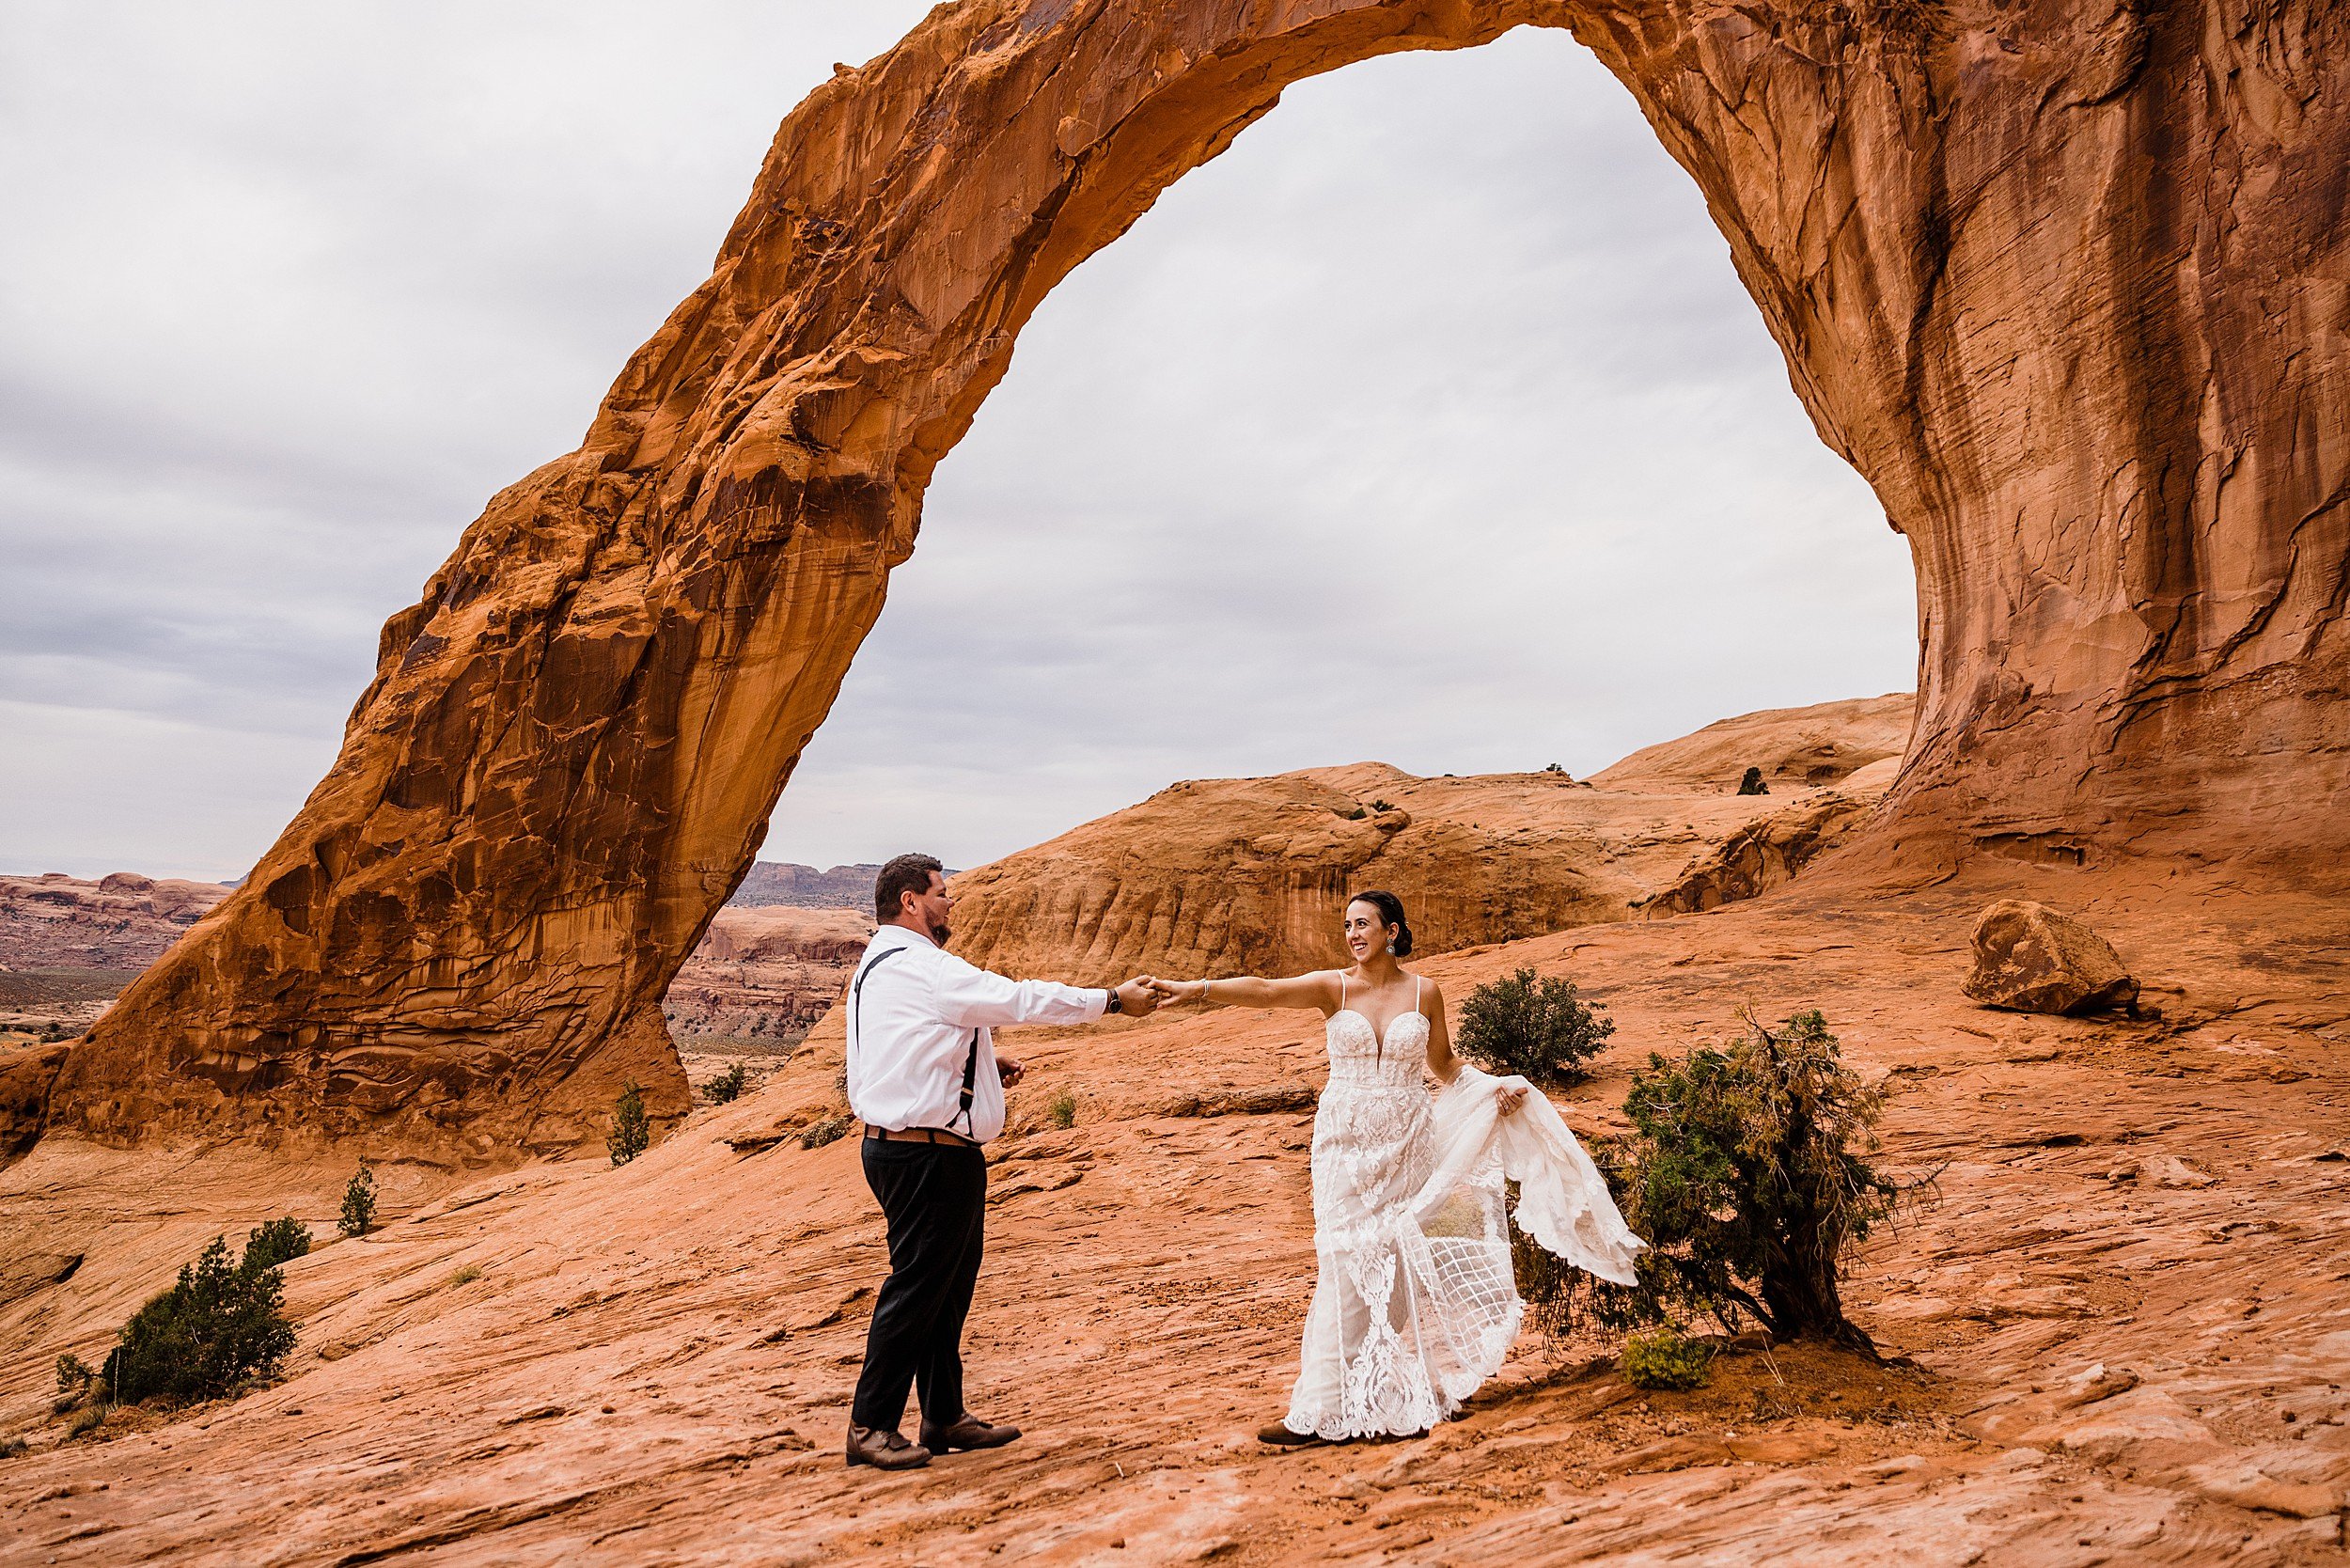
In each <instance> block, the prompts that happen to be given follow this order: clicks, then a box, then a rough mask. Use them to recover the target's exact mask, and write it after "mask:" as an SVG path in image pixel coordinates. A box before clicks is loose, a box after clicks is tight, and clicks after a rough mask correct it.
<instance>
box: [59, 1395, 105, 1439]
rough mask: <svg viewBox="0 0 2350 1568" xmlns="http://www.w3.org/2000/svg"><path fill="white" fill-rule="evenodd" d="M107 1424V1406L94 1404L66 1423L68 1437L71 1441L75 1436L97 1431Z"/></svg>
mask: <svg viewBox="0 0 2350 1568" xmlns="http://www.w3.org/2000/svg"><path fill="white" fill-rule="evenodd" d="M105 1424H106V1407H105V1406H104V1405H102V1404H93V1405H91V1406H90V1407H89V1408H88V1409H86V1410H84V1411H83V1412H82V1413H81V1414H80V1415H78V1416H76V1417H74V1418H73V1419H71V1420H70V1421H68V1422H67V1423H66V1427H65V1435H66V1439H67V1440H68V1441H69V1442H70V1441H71V1440H72V1439H73V1438H76V1437H80V1436H83V1435H86V1434H88V1433H92V1432H96V1431H97V1430H98V1429H99V1428H100V1427H102V1426H104V1425H105Z"/></svg>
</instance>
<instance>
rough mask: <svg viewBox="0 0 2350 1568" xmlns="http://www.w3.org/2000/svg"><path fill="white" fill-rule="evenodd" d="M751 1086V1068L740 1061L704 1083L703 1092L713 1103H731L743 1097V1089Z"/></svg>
mask: <svg viewBox="0 0 2350 1568" xmlns="http://www.w3.org/2000/svg"><path fill="white" fill-rule="evenodd" d="M750 1086H751V1074H750V1070H749V1069H748V1068H746V1067H744V1065H743V1064H742V1063H741V1062H739V1061H738V1062H736V1063H735V1064H734V1065H733V1066H731V1067H729V1068H728V1069H727V1070H726V1071H725V1072H723V1073H721V1074H718V1075H717V1076H716V1077H714V1078H713V1079H711V1080H710V1082H708V1083H707V1084H704V1085H703V1086H702V1093H703V1094H704V1095H705V1096H706V1097H707V1098H708V1099H709V1101H710V1103H711V1104H712V1105H732V1104H734V1102H736V1101H737V1100H740V1099H741V1098H743V1091H744V1090H746V1089H748V1088H750Z"/></svg>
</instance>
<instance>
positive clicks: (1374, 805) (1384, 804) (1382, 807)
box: [1371, 800, 1395, 811]
mask: <svg viewBox="0 0 2350 1568" xmlns="http://www.w3.org/2000/svg"><path fill="white" fill-rule="evenodd" d="M1371 809H1372V810H1373V811H1392V810H1394V809H1395V806H1394V803H1393V802H1391V801H1385V800H1374V801H1372V802H1371Z"/></svg>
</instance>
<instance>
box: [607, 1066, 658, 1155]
mask: <svg viewBox="0 0 2350 1568" xmlns="http://www.w3.org/2000/svg"><path fill="white" fill-rule="evenodd" d="M603 1146H604V1148H606V1149H607V1150H609V1151H611V1153H612V1163H613V1164H614V1165H626V1164H628V1162H629V1161H631V1160H633V1159H635V1157H636V1156H637V1155H639V1154H641V1153H643V1152H645V1151H646V1150H647V1149H649V1148H650V1147H651V1146H652V1123H651V1122H650V1121H646V1120H645V1091H644V1090H641V1089H638V1088H637V1087H636V1086H635V1084H633V1083H632V1084H630V1085H629V1086H628V1087H627V1088H626V1089H623V1090H620V1097H619V1099H618V1100H616V1101H614V1102H613V1104H612V1130H611V1131H610V1132H609V1133H606V1134H605V1135H604V1138H603Z"/></svg>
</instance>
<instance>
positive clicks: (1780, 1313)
mask: <svg viewBox="0 0 2350 1568" xmlns="http://www.w3.org/2000/svg"><path fill="white" fill-rule="evenodd" d="M1884 1111H1885V1096H1884V1092H1883V1091H1882V1090H1878V1089H1874V1088H1872V1087H1870V1086H1868V1085H1867V1084H1864V1083H1863V1082H1862V1081H1861V1079H1860V1075H1859V1074H1857V1073H1855V1072H1854V1071H1853V1070H1852V1069H1851V1068H1849V1067H1847V1066H1845V1065H1844V1062H1843V1058H1842V1055H1841V1052H1840V1051H1839V1050H1838V1048H1837V1043H1836V1037H1835V1036H1834V1035H1832V1034H1830V1033H1828V1031H1827V1022H1826V1020H1825V1019H1824V1018H1822V1017H1821V1015H1820V1014H1819V1013H1817V1012H1799V1013H1797V1014H1795V1016H1794V1017H1793V1018H1790V1019H1789V1020H1788V1021H1787V1022H1786V1024H1785V1025H1784V1026H1783V1027H1781V1028H1780V1029H1778V1030H1777V1031H1773V1030H1771V1029H1767V1028H1764V1027H1763V1026H1762V1025H1761V1024H1760V1023H1757V1022H1756V1021H1755V1020H1754V1018H1753V1017H1752V1016H1751V1015H1749V1016H1748V1017H1747V1034H1746V1036H1745V1037H1744V1038H1743V1039H1740V1040H1738V1041H1736V1042H1734V1043H1731V1044H1730V1045H1727V1046H1724V1047H1720V1048H1716V1047H1713V1046H1700V1047H1699V1048H1698V1049H1696V1050H1693V1051H1691V1052H1689V1054H1688V1055H1686V1056H1685V1057H1684V1058H1681V1059H1680V1060H1678V1061H1669V1060H1667V1059H1666V1058H1664V1057H1662V1056H1658V1055H1654V1054H1652V1055H1651V1056H1650V1058H1649V1067H1648V1070H1647V1071H1646V1072H1644V1073H1639V1074H1635V1075H1634V1078H1633V1082H1632V1093H1631V1095H1630V1097H1629V1098H1628V1099H1626V1100H1625V1101H1624V1114H1625V1115H1626V1116H1627V1117H1629V1118H1630V1119H1631V1122H1632V1131H1631V1133H1630V1134H1629V1135H1628V1136H1627V1137H1624V1138H1623V1139H1622V1140H1621V1142H1620V1143H1619V1144H1618V1145H1617V1146H1616V1147H1615V1148H1614V1149H1613V1150H1612V1151H1610V1155H1611V1159H1610V1163H1611V1164H1613V1165H1614V1166H1615V1167H1616V1168H1615V1169H1614V1170H1613V1171H1611V1172H1610V1175H1611V1177H1612V1178H1613V1180H1614V1181H1615V1182H1616V1183H1617V1184H1619V1185H1620V1192H1619V1197H1620V1199H1621V1200H1622V1205H1623V1211H1624V1217H1625V1218H1626V1219H1627V1220H1629V1221H1630V1222H1631V1225H1632V1229H1633V1230H1634V1231H1636V1232H1637V1233H1638V1234H1639V1235H1640V1236H1642V1237H1643V1238H1645V1239H1646V1240H1647V1241H1648V1242H1649V1244H1650V1246H1651V1247H1652V1248H1653V1250H1652V1251H1650V1252H1648V1253H1646V1254H1643V1255H1642V1257H1641V1259H1640V1269H1639V1272H1640V1278H1641V1288H1640V1290H1639V1292H1638V1293H1637V1295H1638V1296H1639V1297H1640V1298H1641V1299H1640V1300H1639V1301H1637V1302H1627V1301H1624V1300H1623V1299H1622V1297H1618V1298H1617V1299H1616V1300H1615V1301H1613V1302H1612V1303H1610V1302H1608V1301H1606V1300H1603V1301H1602V1302H1601V1306H1602V1309H1603V1316H1606V1315H1610V1313H1609V1309H1610V1308H1611V1306H1612V1309H1613V1315H1615V1316H1617V1317H1618V1318H1620V1319H1623V1318H1629V1319H1632V1320H1636V1321H1637V1320H1638V1319H1643V1318H1645V1319H1647V1320H1649V1321H1654V1320H1655V1319H1657V1318H1659V1317H1663V1316H1667V1315H1669V1312H1670V1309H1672V1308H1673V1307H1675V1306H1683V1307H1690V1308H1698V1309H1704V1310H1709V1311H1711V1312H1713V1313H1714V1314H1715V1315H1716V1316H1717V1317H1720V1318H1721V1319H1722V1320H1723V1322H1724V1323H1725V1325H1727V1324H1729V1323H1730V1322H1731V1320H1732V1318H1733V1317H1734V1316H1735V1314H1736V1313H1737V1312H1739V1311H1744V1312H1747V1313H1749V1314H1751V1315H1752V1316H1753V1317H1754V1318H1755V1319H1756V1321H1758V1322H1759V1323H1761V1324H1762V1325H1763V1326H1764V1327H1765V1328H1767V1329H1769V1330H1770V1331H1771V1333H1772V1334H1773V1335H1775V1336H1777V1337H1778V1338H1781V1339H1790V1338H1794V1337H1795V1336H1798V1335H1816V1336H1819V1337H1821V1338H1824V1339H1827V1340H1831V1341H1838V1342H1840V1343H1843V1344H1847V1345H1850V1346H1852V1347H1853V1348H1855V1349H1857V1350H1862V1351H1866V1352H1869V1353H1870V1354H1874V1352H1875V1346H1874V1345H1873V1344H1872V1343H1871V1342H1870V1340H1869V1337H1868V1335H1866V1334H1865V1333H1863V1332H1862V1331H1861V1330H1860V1329H1859V1328H1858V1327H1857V1326H1856V1325H1854V1324H1852V1323H1851V1322H1849V1321H1847V1320H1846V1318H1845V1316H1844V1308H1843V1302H1842V1299H1841V1296H1840V1294H1838V1290H1837V1269H1838V1265H1839V1262H1840V1260H1841V1257H1842V1254H1843V1249H1844V1247H1845V1246H1846V1245H1847V1244H1848V1243H1852V1242H1857V1241H1864V1240H1866V1239H1867V1238H1868V1236H1869V1233H1870V1232H1871V1231H1872V1230H1874V1229H1875V1228H1876V1227H1877V1226H1878V1225H1880V1224H1882V1223H1884V1222H1885V1221H1886V1220H1887V1219H1888V1218H1889V1217H1890V1216H1891V1215H1892V1213H1893V1209H1894V1205H1895V1204H1896V1203H1897V1202H1898V1201H1899V1200H1901V1199H1902V1197H1903V1196H1904V1192H1905V1191H1910V1190H1916V1189H1915V1188H1911V1189H1905V1188H1904V1187H1903V1186H1902V1185H1901V1184H1898V1183H1895V1182H1893V1181H1891V1180H1889V1179H1888V1177H1886V1176H1885V1175H1884V1174H1883V1173H1881V1172H1880V1171H1879V1170H1878V1169H1877V1168H1876V1167H1875V1165H1874V1164H1872V1161H1873V1159H1874V1157H1875V1155H1876V1152H1877V1149H1878V1143H1877V1137H1876V1124H1877V1121H1878V1120H1879V1119H1880V1118H1881V1117H1882V1116H1883V1115H1884ZM1924 1185H1925V1183H1919V1184H1917V1187H1919V1188H1922V1187H1923V1186H1924Z"/></svg>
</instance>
